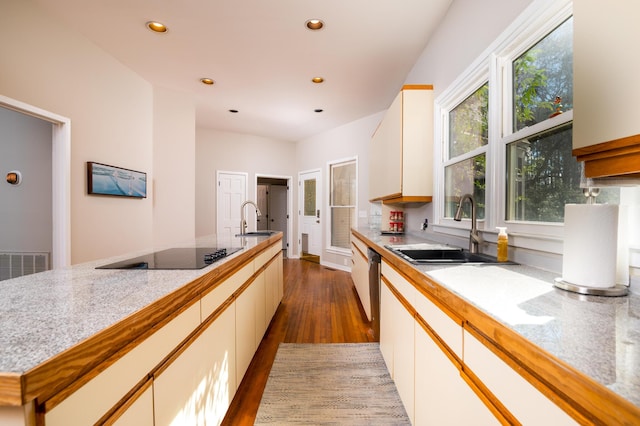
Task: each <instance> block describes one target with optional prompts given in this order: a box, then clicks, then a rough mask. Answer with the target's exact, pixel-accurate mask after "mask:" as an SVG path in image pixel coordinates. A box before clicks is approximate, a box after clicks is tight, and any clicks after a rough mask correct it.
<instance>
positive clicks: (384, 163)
mask: <svg viewBox="0 0 640 426" xmlns="http://www.w3.org/2000/svg"><path fill="white" fill-rule="evenodd" d="M369 154H370V160H369V199H376V198H380V197H386V196H388V195H391V194H399V193H401V192H402V92H400V93H398V95H397V96H396V98H395V99H394V100H393V103H392V104H391V106H389V109H388V110H387V112H386V113H385V115H384V117H383V119H382V121H381V122H380V125H379V126H378V128H377V129H376V132H375V133H374V134H373V138H372V139H371V147H370V150H369Z"/></svg>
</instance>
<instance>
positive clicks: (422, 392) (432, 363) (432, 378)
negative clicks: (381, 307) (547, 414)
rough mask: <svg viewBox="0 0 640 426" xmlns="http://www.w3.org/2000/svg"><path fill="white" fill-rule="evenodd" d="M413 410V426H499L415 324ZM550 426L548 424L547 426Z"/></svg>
mask: <svg viewBox="0 0 640 426" xmlns="http://www.w3.org/2000/svg"><path fill="white" fill-rule="evenodd" d="M415 342H416V359H415V362H416V364H415V365H416V388H415V389H416V391H415V392H416V394H415V399H416V406H415V421H414V425H416V426H421V425H477V426H485V425H499V424H500V422H499V421H498V419H496V418H495V417H494V416H493V414H492V413H491V411H490V410H489V409H488V408H487V407H486V406H485V405H484V404H483V403H482V401H481V400H480V399H479V398H478V396H477V395H476V394H475V393H473V391H472V390H471V388H469V386H467V384H466V382H465V381H464V380H463V379H462V377H461V376H460V372H459V370H458V368H457V366H456V365H455V364H453V362H451V360H450V359H449V358H448V357H447V356H446V355H445V353H444V352H442V350H440V347H439V346H438V345H437V344H436V343H435V342H434V341H433V339H432V338H431V337H430V336H429V335H428V334H427V332H426V331H425V330H424V329H423V328H422V326H420V325H419V324H416V327H415ZM549 424H550V423H549Z"/></svg>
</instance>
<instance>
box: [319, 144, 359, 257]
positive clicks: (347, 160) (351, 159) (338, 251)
mask: <svg viewBox="0 0 640 426" xmlns="http://www.w3.org/2000/svg"><path fill="white" fill-rule="evenodd" d="M351 162H353V163H355V166H356V204H355V205H354V206H353V207H354V223H353V226H354V227H356V228H357V227H358V197H359V195H358V194H359V185H358V181H359V169H358V156H354V157H347V158H341V159H338V160H333V161H328V162H327V180H328V182H327V209H326V212H327V220H326V223H327V227H326V241H327V249H326V250H327V252H330V253H336V254H341V255H347V256H350V255H351V248H346V249H345V248H342V247H336V246H333V245H331V241H332V238H331V229H332V228H333V227H332V223H331V190H332V182H331V179H332V175H331V167H332V166H335V165H340V164H343V163H351Z"/></svg>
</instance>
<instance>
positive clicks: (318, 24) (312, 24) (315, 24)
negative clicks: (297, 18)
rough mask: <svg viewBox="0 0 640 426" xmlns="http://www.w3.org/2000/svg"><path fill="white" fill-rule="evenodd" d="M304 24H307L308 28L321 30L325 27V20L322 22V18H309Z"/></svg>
mask: <svg viewBox="0 0 640 426" xmlns="http://www.w3.org/2000/svg"><path fill="white" fill-rule="evenodd" d="M304 24H305V25H306V26H307V28H309V29H310V30H313V31H316V30H319V29H321V28H322V27H324V22H322V21H321V20H320V19H309V20H308V21H307V22H305V23H304Z"/></svg>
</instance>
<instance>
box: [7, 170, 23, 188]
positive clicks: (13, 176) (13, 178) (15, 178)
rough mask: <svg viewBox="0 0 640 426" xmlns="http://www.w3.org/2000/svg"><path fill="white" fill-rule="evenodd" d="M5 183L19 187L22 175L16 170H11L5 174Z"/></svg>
mask: <svg viewBox="0 0 640 426" xmlns="http://www.w3.org/2000/svg"><path fill="white" fill-rule="evenodd" d="M7 182H8V183H10V184H11V185H20V183H21V182H22V173H20V172H19V171H17V170H12V171H10V172H9V173H7Z"/></svg>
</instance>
